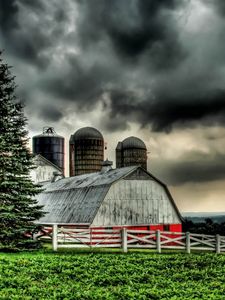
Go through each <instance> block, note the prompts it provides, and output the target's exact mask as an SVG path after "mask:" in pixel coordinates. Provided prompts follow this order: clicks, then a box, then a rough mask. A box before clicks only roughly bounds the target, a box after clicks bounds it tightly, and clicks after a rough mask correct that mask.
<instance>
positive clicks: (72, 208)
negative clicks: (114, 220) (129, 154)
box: [37, 166, 137, 224]
mask: <svg viewBox="0 0 225 300" xmlns="http://www.w3.org/2000/svg"><path fill="white" fill-rule="evenodd" d="M135 169H137V167H136V166H134V167H126V168H121V169H111V170H109V171H107V172H98V173H91V174H84V175H80V176H74V177H69V178H63V179H60V180H58V181H56V182H53V183H49V184H46V185H45V186H44V188H45V190H44V191H43V192H42V193H40V194H39V195H38V196H37V200H38V204H40V205H44V211H45V212H47V213H46V215H45V216H44V217H43V218H41V219H40V220H39V221H38V223H74V224H75V223H91V222H92V221H93V219H94V217H95V215H96V212H97V210H98V208H99V206H100V205H101V203H102V201H103V200H104V198H105V195H106V193H107V192H108V190H109V188H110V186H111V184H112V183H113V182H115V181H117V180H119V179H120V178H123V177H124V176H127V175H128V174H130V173H131V172H132V171H134V170H135Z"/></svg>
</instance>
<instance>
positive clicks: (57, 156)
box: [33, 127, 65, 174]
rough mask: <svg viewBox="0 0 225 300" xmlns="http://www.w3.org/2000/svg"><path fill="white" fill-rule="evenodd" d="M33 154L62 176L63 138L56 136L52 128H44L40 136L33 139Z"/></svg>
mask: <svg viewBox="0 0 225 300" xmlns="http://www.w3.org/2000/svg"><path fill="white" fill-rule="evenodd" d="M33 153H34V154H41V155H42V156H43V157H45V158H46V159H48V160H49V161H50V162H52V163H53V164H55V165H56V166H58V167H59V168H60V169H61V170H62V172H63V174H64V155H65V152H64V137H62V136H60V135H58V134H56V132H55V130H54V128H53V127H44V128H43V133H42V134H39V135H36V136H34V137H33Z"/></svg>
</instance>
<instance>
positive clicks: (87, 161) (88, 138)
mask: <svg viewBox="0 0 225 300" xmlns="http://www.w3.org/2000/svg"><path fill="white" fill-rule="evenodd" d="M69 146H70V176H75V175H81V174H88V173H93V172H98V171H100V170H101V168H102V162H103V161H104V139H103V136H102V134H101V133H100V132H99V131H98V130H97V129H95V128H93V127H84V128H80V129H79V130H77V131H76V132H75V133H74V134H73V135H71V137H70V145H69Z"/></svg>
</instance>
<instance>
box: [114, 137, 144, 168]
mask: <svg viewBox="0 0 225 300" xmlns="http://www.w3.org/2000/svg"><path fill="white" fill-rule="evenodd" d="M135 165H140V166H141V167H142V168H144V169H145V170H147V148H146V145H145V143H144V142H143V141H142V140H141V139H139V138H137V137H134V136H130V137H128V138H126V139H125V140H123V141H122V142H119V143H118V144H117V147H116V167H117V168H121V167H129V166H135Z"/></svg>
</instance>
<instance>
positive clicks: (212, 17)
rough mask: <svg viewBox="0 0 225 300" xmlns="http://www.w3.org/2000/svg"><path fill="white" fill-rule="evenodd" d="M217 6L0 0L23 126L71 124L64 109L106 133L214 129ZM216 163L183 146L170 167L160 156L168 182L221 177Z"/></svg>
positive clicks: (2, 34)
mask: <svg viewBox="0 0 225 300" xmlns="http://www.w3.org/2000/svg"><path fill="white" fill-rule="evenodd" d="M224 12H225V6H224V1H222V0H221V1H219V0H215V1H210V0H208V1H203V0H192V1H189V0H159V1H155V0H105V1H103V0H91V1H86V0H81V1H79V0H77V1H75V0H65V1H59V0H52V1H45V0H35V1H29V0H7V1H5V0H0V47H1V48H4V49H5V54H4V55H5V57H6V58H7V60H8V61H9V63H10V64H12V65H13V72H15V74H16V75H17V78H18V81H17V82H19V88H18V90H19V93H20V95H21V97H23V98H24V99H25V101H26V105H27V108H28V113H29V115H28V118H30V124H31V127H32V126H33V127H37V126H36V125H37V124H38V122H43V124H45V123H47V122H50V123H51V124H53V125H54V123H55V124H59V123H60V122H61V123H62V122H64V123H65V124H66V123H67V122H68V124H69V126H70V128H72V127H73V123H72V121H70V119H69V118H68V112H71V113H72V112H74V113H76V116H78V117H79V114H82V115H84V114H85V113H86V115H88V114H89V115H90V116H89V118H88V120H89V119H90V120H92V119H91V118H92V113H93V114H95V120H96V119H98V122H99V123H98V124H100V125H101V129H102V130H103V131H105V132H106V133H108V134H112V135H113V134H114V135H117V134H120V133H121V131H123V130H128V129H129V128H130V127H131V126H132V124H135V125H136V126H138V127H139V128H142V129H143V128H145V129H146V128H147V129H148V130H149V132H150V131H152V132H154V131H155V132H157V133H159V134H163V133H170V134H171V133H172V132H175V131H176V130H179V129H183V130H185V129H188V128H193V127H195V128H198V127H199V126H202V127H207V126H214V125H219V126H220V127H221V128H222V127H224V124H225V80H224V78H225V56H224V53H225V20H224ZM96 115H97V117H96ZM81 121H82V120H81ZM69 122H71V123H69ZM61 123H60V124H61ZM81 124H82V122H81ZM92 125H93V126H95V124H92ZM33 127H32V128H33ZM69 134H70V133H68V135H69ZM150 146H151V145H150ZM192 159H193V160H195V161H196V163H194V164H193V169H192V168H191V163H192ZM223 161H224V156H223V154H218V153H216V152H210V154H209V155H208V156H204V155H202V154H201V153H200V152H199V153H196V152H191V153H189V155H188V156H186V154H184V155H183V157H182V158H181V159H180V161H179V160H178V161H177V162H176V165H173V163H172V162H171V161H170V160H166V159H165V168H163V169H162V170H163V171H162V173H160V176H161V177H162V178H163V176H164V177H165V179H167V178H170V180H171V181H170V183H172V184H178V185H179V184H183V183H184V182H188V181H192V180H199V181H202V182H204V181H207V180H213V177H214V176H215V177H216V178H217V179H221V178H224V177H225V174H224V164H223ZM205 162H207V163H205ZM159 163H160V162H159ZM204 163H205V165H204ZM156 164H157V161H156ZM157 165H158V166H159V164H157ZM167 170H168V173H166V172H167ZM163 174H164V175H163ZM177 174H179V176H178V175H177ZM180 174H182V175H180ZM211 174H213V175H211ZM189 175H190V176H189ZM210 176H211V177H210Z"/></svg>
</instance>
